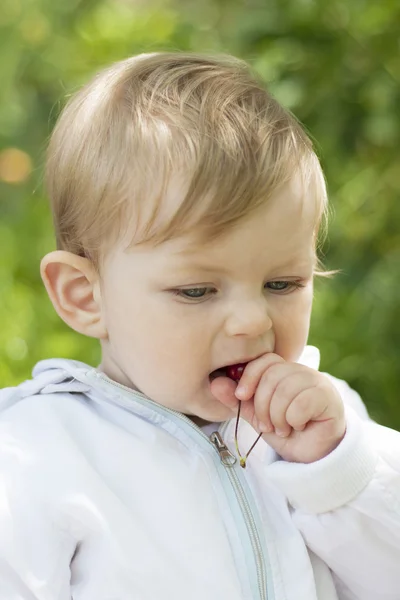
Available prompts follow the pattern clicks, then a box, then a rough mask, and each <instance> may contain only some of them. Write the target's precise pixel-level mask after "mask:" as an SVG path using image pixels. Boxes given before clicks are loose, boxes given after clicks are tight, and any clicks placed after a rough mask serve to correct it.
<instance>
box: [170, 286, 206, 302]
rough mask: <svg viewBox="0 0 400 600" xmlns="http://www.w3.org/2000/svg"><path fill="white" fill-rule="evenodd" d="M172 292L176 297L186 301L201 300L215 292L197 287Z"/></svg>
mask: <svg viewBox="0 0 400 600" xmlns="http://www.w3.org/2000/svg"><path fill="white" fill-rule="evenodd" d="M173 292H174V294H175V295H176V296H180V297H181V298H185V299H187V300H202V299H203V298H207V296H209V295H211V294H215V293H216V290H215V289H214V288H209V287H199V288H186V289H184V288H181V289H178V290H173Z"/></svg>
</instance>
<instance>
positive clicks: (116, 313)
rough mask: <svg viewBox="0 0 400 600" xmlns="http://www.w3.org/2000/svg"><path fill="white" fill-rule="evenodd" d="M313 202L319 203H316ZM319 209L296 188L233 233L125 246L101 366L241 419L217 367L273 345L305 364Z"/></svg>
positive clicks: (110, 272) (168, 398) (198, 409)
mask: <svg viewBox="0 0 400 600" xmlns="http://www.w3.org/2000/svg"><path fill="white" fill-rule="evenodd" d="M310 204H312V203H310ZM314 223H315V214H314V209H313V207H311V206H308V205H307V202H305V201H304V200H303V198H302V197H301V193H300V191H299V190H298V189H297V188H296V185H295V184H293V183H292V184H291V185H290V186H289V185H288V186H286V187H285V188H284V189H283V190H282V191H281V192H280V193H279V194H277V195H276V196H275V197H274V198H273V199H272V200H271V201H269V202H268V204H267V205H266V206H265V207H263V208H262V209H260V210H259V212H258V213H257V214H254V215H253V216H252V217H250V218H249V219H248V220H247V221H244V222H242V223H240V224H238V225H237V227H236V228H235V229H233V230H231V231H229V232H228V233H227V234H226V235H225V236H224V237H223V238H221V239H219V240H217V241H215V242H213V243H210V244H208V245H204V246H203V247H201V248H198V247H195V246H193V243H191V242H193V241H192V240H191V239H190V238H188V237H185V238H183V237H182V238H180V239H175V240H172V241H169V242H166V243H164V244H162V245H160V246H159V247H157V248H149V247H147V248H145V247H141V248H140V247H137V248H134V250H130V251H128V252H125V251H124V250H123V249H122V248H120V249H119V248H115V249H114V251H113V253H112V254H111V255H110V256H109V257H108V259H107V262H106V264H105V270H104V275H103V292H102V306H103V311H104V312H103V314H104V319H105V324H106V327H107V331H108V339H106V340H103V341H102V351H103V358H102V363H101V369H102V370H103V371H104V372H105V373H106V374H107V375H108V376H109V377H111V378H112V379H114V380H115V381H118V382H119V383H122V384H124V385H126V386H128V387H131V388H134V389H137V390H139V391H141V392H142V393H144V394H146V395H147V396H148V397H150V398H151V399H152V400H154V401H155V402H158V403H160V404H162V405H164V406H167V407H168V408H172V409H174V410H177V411H179V412H182V413H186V414H188V415H189V416H196V417H200V418H201V419H205V420H208V421H223V420H225V419H226V418H229V417H230V416H231V414H230V412H229V410H228V409H227V408H225V407H224V406H222V405H221V404H220V403H219V402H218V401H217V400H216V399H215V398H214V396H213V395H212V394H211V391H210V373H211V372H212V371H214V370H215V369H218V368H220V367H223V366H226V365H229V364H233V363H238V362H248V361H249V360H251V359H252V358H255V357H258V356H260V355H262V354H265V353H268V352H275V353H277V354H279V355H280V356H282V357H283V358H284V359H285V360H288V361H296V360H297V359H298V358H299V356H300V354H301V352H302V350H303V348H304V345H305V344H306V341H307V336H308V331H309V323H310V314H311V306H312V297H313V269H314V265H315V254H314V245H313V227H314Z"/></svg>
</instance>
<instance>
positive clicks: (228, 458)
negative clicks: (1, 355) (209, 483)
mask: <svg viewBox="0 0 400 600" xmlns="http://www.w3.org/2000/svg"><path fill="white" fill-rule="evenodd" d="M92 373H93V374H94V375H95V377H96V378H97V379H102V380H103V381H105V382H106V383H108V384H109V385H111V386H113V387H117V388H120V389H122V390H124V391H125V392H128V393H129V394H130V395H132V391H133V390H132V389H131V388H128V387H127V386H125V385H123V384H121V383H118V382H117V381H113V380H112V379H110V378H109V377H107V375H105V374H104V373H101V372H99V371H97V370H95V369H93V371H92ZM134 394H135V395H138V396H140V397H141V398H142V399H143V400H145V401H146V404H150V405H151V406H153V407H154V408H155V410H156V411H158V412H160V408H161V409H162V411H163V412H164V411H165V412H166V413H169V414H171V415H174V416H175V417H178V418H179V419H181V420H182V421H184V422H185V423H186V424H187V425H189V426H190V427H191V428H192V429H193V430H195V431H196V433H197V434H200V436H201V437H202V438H203V439H204V440H206V441H207V443H208V444H211V445H212V446H213V447H214V448H215V450H216V451H217V453H218V455H219V458H220V461H221V464H222V465H223V466H224V467H225V471H226V473H227V475H228V479H229V481H230V484H231V486H232V488H233V490H234V493H235V496H236V499H237V501H238V504H239V507H240V510H241V513H242V516H243V520H244V522H245V525H246V529H247V533H248V535H249V539H250V543H251V547H252V549H253V554H254V558H255V563H256V571H257V584H258V590H259V595H260V599H261V600H267V581H266V569H265V563H264V553H263V549H262V545H261V541H260V536H259V533H258V530H257V526H256V522H255V519H254V515H253V511H252V509H251V507H250V504H249V502H248V499H247V496H246V492H245V491H244V489H243V485H242V484H241V482H240V479H239V477H238V475H237V472H236V469H235V468H234V467H235V465H236V464H237V462H238V461H237V458H236V456H234V455H233V454H232V453H231V451H230V450H229V448H228V447H227V446H226V444H225V442H224V440H223V438H222V435H223V434H224V433H225V432H226V429H227V427H228V423H224V425H223V426H222V427H221V428H220V432H221V433H220V432H218V431H214V432H213V433H212V434H211V435H210V437H208V436H207V435H206V434H204V433H203V432H202V430H201V429H200V428H199V427H198V426H197V425H195V424H194V423H193V421H191V419H189V418H188V417H186V416H185V415H183V414H182V413H180V412H177V411H175V410H173V409H171V408H167V407H166V406H162V407H160V405H159V404H157V403H156V402H154V401H153V400H151V399H150V398H148V397H147V396H145V395H144V394H142V393H141V392H137V391H136V390H134ZM271 600H272V599H271Z"/></svg>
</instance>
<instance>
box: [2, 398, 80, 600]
mask: <svg viewBox="0 0 400 600" xmlns="http://www.w3.org/2000/svg"><path fill="white" fill-rule="evenodd" d="M6 392H7V391H6V390H3V391H2V393H1V397H0V400H1V402H0V405H1V407H2V408H3V409H4V408H5V406H6V401H7V397H6V396H7V393H6ZM10 399H11V394H10ZM0 416H1V417H2V418H1V419H0V599H1V600H49V599H51V600H71V592H70V583H69V582H70V570H69V565H70V561H71V558H72V555H73V553H74V551H75V548H74V546H75V542H74V540H73V539H71V537H70V536H69V535H68V534H67V532H65V533H64V532H63V530H62V527H61V528H60V527H59V517H58V516H57V514H56V509H55V508H54V507H53V506H52V503H51V501H50V500H49V499H48V498H47V495H46V489H49V487H50V486H51V485H52V482H51V481H49V479H50V478H49V476H48V473H46V470H45V469H41V468H40V460H38V456H37V454H36V453H35V449H34V448H33V447H32V445H31V444H30V443H29V440H28V439H27V438H28V437H29V435H28V434H27V432H25V435H24V430H23V426H22V425H21V426H20V427H19V428H15V427H10V422H9V421H8V420H7V417H5V418H4V413H3V414H2V415H0Z"/></svg>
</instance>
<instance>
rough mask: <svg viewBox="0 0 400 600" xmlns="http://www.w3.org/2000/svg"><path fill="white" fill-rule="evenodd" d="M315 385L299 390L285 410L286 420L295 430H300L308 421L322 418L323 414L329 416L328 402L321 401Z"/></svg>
mask: <svg viewBox="0 0 400 600" xmlns="http://www.w3.org/2000/svg"><path fill="white" fill-rule="evenodd" d="M317 387H318V386H317V385H314V386H313V387H308V388H307V389H305V390H302V391H301V392H299V394H298V395H297V396H296V397H295V398H294V399H293V402H291V404H290V406H289V407H288V409H287V411H286V421H287V423H288V424H289V425H290V426H291V427H293V429H295V430H296V431H302V430H303V429H304V428H305V427H306V425H307V423H309V422H310V421H316V420H322V419H323V418H324V414H326V418H327V419H328V418H329V415H328V414H327V413H328V409H329V403H328V402H326V401H325V402H324V401H321V397H320V395H319V394H318V393H316V388H317Z"/></svg>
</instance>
